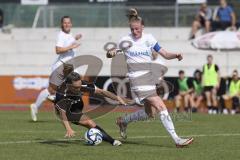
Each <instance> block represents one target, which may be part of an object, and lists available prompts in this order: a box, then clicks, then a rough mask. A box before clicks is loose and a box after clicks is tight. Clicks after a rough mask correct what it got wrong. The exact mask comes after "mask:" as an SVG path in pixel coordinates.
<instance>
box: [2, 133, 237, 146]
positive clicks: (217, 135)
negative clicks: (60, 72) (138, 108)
mask: <svg viewBox="0 0 240 160" xmlns="http://www.w3.org/2000/svg"><path fill="white" fill-rule="evenodd" d="M231 136H240V133H219V134H209V135H208V134H197V135H182V136H181V137H231ZM118 138H120V137H118ZM146 138H170V136H135V137H128V139H146ZM83 140H84V139H83V138H79V139H76V138H75V139H49V140H23V141H6V142H0V145H5V144H30V143H47V142H51V141H56V142H68V141H83Z"/></svg>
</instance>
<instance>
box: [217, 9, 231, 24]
mask: <svg viewBox="0 0 240 160" xmlns="http://www.w3.org/2000/svg"><path fill="white" fill-rule="evenodd" d="M232 13H233V9H232V8H231V7H230V6H227V7H225V8H222V7H220V8H219V9H218V12H217V16H218V17H219V20H220V21H222V22H231V20H232V17H231V14H232Z"/></svg>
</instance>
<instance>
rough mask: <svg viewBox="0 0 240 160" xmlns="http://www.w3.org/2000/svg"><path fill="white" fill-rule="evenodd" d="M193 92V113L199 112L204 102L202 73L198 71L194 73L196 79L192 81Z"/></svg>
mask: <svg viewBox="0 0 240 160" xmlns="http://www.w3.org/2000/svg"><path fill="white" fill-rule="evenodd" d="M192 85H193V92H192V94H191V97H190V99H191V106H192V112H197V109H198V108H199V106H200V104H201V102H202V100H203V87H202V72H201V71H200V70H198V69H197V70H196V71H195V72H194V79H193V81H192Z"/></svg>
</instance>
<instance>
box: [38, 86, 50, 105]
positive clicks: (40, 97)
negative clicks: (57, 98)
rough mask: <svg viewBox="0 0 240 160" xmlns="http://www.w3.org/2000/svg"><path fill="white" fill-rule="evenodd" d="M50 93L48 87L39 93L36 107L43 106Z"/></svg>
mask: <svg viewBox="0 0 240 160" xmlns="http://www.w3.org/2000/svg"><path fill="white" fill-rule="evenodd" d="M49 95H50V93H49V91H48V89H47V88H46V89H44V90H42V91H41V92H40V93H39V95H38V97H37V100H36V102H35V105H36V107H37V108H36V109H39V108H40V107H41V106H42V104H43V102H44V101H45V100H46V99H47V97H48V96H49Z"/></svg>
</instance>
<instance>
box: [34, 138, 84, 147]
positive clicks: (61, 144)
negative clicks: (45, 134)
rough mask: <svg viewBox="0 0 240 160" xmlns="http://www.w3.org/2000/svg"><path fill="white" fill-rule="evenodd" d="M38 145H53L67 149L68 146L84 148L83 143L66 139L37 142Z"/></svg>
mask: <svg viewBox="0 0 240 160" xmlns="http://www.w3.org/2000/svg"><path fill="white" fill-rule="evenodd" d="M38 143H40V144H47V145H55V146H59V147H67V146H69V145H81V146H84V145H85V143H84V141H83V140H81V139H79V140H77V139H69V140H68V139H66V140H54V139H53V140H44V141H42V142H38Z"/></svg>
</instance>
